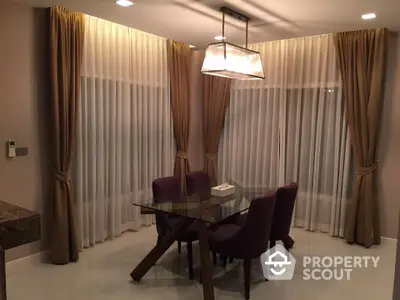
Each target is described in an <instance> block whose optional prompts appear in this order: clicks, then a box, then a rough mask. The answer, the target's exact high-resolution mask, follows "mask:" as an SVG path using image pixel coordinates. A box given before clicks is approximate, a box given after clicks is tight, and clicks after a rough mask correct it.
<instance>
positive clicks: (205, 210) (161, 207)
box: [132, 181, 276, 223]
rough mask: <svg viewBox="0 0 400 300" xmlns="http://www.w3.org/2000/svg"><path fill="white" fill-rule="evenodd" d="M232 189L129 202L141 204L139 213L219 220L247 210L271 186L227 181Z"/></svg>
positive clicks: (269, 189) (206, 220) (211, 221)
mask: <svg viewBox="0 0 400 300" xmlns="http://www.w3.org/2000/svg"><path fill="white" fill-rule="evenodd" d="M229 184H230V185H232V186H234V189H235V191H234V192H233V193H232V194H230V195H227V196H223V197H220V196H213V195H208V194H207V195H203V196H199V195H191V196H188V195H186V194H184V193H182V194H181V195H180V197H179V199H168V198H167V199H165V201H163V202H162V203H154V201H153V199H148V200H146V201H143V202H141V203H135V202H134V203H132V204H133V205H135V206H139V207H141V212H142V214H154V213H155V212H158V213H160V212H161V213H167V214H172V215H177V216H183V217H188V218H192V219H197V220H202V221H205V222H208V223H219V222H222V221H224V220H225V219H227V218H229V217H231V216H233V215H237V214H241V213H243V212H245V211H247V210H248V209H249V207H250V203H251V201H252V199H253V198H255V197H257V196H262V195H264V194H266V193H267V192H268V191H274V190H275V189H276V188H275V187H268V186H257V187H251V186H243V185H240V184H238V183H236V182H234V181H229Z"/></svg>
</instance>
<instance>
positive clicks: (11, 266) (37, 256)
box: [6, 250, 50, 274]
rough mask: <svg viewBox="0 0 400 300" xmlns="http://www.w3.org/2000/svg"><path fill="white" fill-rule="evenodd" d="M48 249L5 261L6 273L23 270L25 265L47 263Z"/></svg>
mask: <svg viewBox="0 0 400 300" xmlns="http://www.w3.org/2000/svg"><path fill="white" fill-rule="evenodd" d="M49 253H50V250H44V251H40V252H37V253H34V254H31V255H28V256H25V257H21V258H19V259H16V260H12V261H9V262H7V263H6V269H7V274H12V273H15V272H20V271H21V272H23V270H24V268H26V266H27V265H33V266H34V265H38V264H42V263H48V262H49V260H48V258H49Z"/></svg>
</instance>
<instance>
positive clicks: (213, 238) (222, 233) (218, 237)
mask: <svg viewBox="0 0 400 300" xmlns="http://www.w3.org/2000/svg"><path fill="white" fill-rule="evenodd" d="M240 229H241V227H240V226H239V225H236V224H223V225H220V226H218V227H217V228H216V229H215V230H214V231H209V233H208V238H209V243H210V244H214V245H215V244H219V243H223V242H225V241H227V240H229V239H230V238H232V237H233V236H235V235H236V234H237V233H238V232H239V231H240Z"/></svg>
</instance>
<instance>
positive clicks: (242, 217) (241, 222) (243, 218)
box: [235, 214, 247, 226]
mask: <svg viewBox="0 0 400 300" xmlns="http://www.w3.org/2000/svg"><path fill="white" fill-rule="evenodd" d="M246 220H247V214H243V215H239V216H237V217H236V218H235V224H236V225H239V226H244V224H245V223H246Z"/></svg>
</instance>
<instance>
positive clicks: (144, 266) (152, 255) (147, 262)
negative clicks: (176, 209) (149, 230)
mask: <svg viewBox="0 0 400 300" xmlns="http://www.w3.org/2000/svg"><path fill="white" fill-rule="evenodd" d="M192 223H193V220H192V219H189V218H184V217H181V218H180V220H179V222H178V223H177V224H176V225H175V226H174V228H172V230H171V232H170V233H169V234H167V235H166V236H165V237H163V238H162V239H161V240H160V242H158V243H157V244H156V246H155V247H154V248H153V249H152V250H151V251H150V252H149V254H147V255H146V257H145V258H144V259H143V260H142V261H141V262H140V263H139V264H138V265H137V267H136V268H135V269H134V270H133V271H132V272H131V277H132V279H133V280H135V281H140V279H142V278H143V276H144V275H146V273H147V272H148V271H149V270H150V269H151V267H153V266H154V265H155V264H156V263H157V261H158V260H159V258H160V257H161V256H162V255H163V254H164V253H165V252H166V251H167V250H168V249H169V247H171V245H172V244H173V243H174V242H175V241H176V240H177V238H178V236H179V235H181V234H182V233H183V232H184V231H185V230H186V229H187V228H188V227H189V226H190V224H192Z"/></svg>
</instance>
